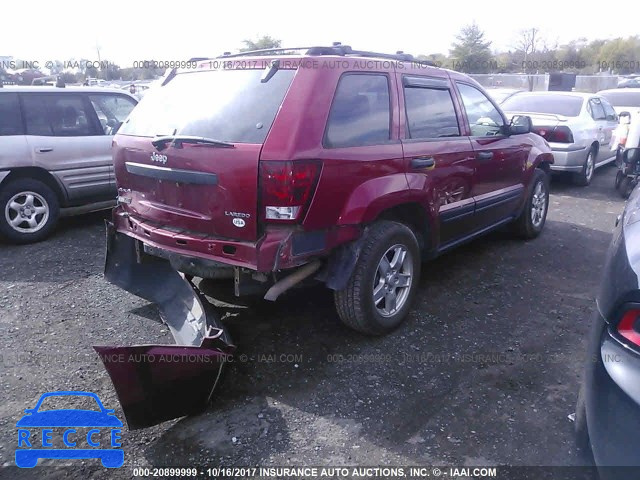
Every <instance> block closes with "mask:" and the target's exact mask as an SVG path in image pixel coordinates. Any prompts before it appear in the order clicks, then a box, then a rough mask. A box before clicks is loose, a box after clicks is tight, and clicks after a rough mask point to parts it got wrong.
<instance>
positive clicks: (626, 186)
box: [618, 175, 637, 199]
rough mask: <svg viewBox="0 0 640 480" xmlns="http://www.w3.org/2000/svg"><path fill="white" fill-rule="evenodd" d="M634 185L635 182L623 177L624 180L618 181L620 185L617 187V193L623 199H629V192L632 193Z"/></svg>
mask: <svg viewBox="0 0 640 480" xmlns="http://www.w3.org/2000/svg"><path fill="white" fill-rule="evenodd" d="M636 183H637V181H636V180H634V179H633V178H631V177H629V176H627V175H625V176H624V178H623V179H622V180H621V181H620V185H619V186H618V192H619V193H620V196H621V197H622V198H624V199H627V198H629V196H630V195H631V192H633V189H634V188H635V186H636Z"/></svg>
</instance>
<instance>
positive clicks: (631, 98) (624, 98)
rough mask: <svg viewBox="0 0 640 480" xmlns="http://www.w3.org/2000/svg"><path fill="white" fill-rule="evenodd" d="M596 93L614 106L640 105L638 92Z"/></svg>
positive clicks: (639, 93)
mask: <svg viewBox="0 0 640 480" xmlns="http://www.w3.org/2000/svg"><path fill="white" fill-rule="evenodd" d="M598 95H600V96H602V97H604V98H606V99H607V100H608V101H609V103H610V104H611V105H613V106H614V107H640V92H624V91H622V92H603V93H599V94H598Z"/></svg>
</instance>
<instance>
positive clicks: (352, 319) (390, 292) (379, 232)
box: [334, 221, 421, 335]
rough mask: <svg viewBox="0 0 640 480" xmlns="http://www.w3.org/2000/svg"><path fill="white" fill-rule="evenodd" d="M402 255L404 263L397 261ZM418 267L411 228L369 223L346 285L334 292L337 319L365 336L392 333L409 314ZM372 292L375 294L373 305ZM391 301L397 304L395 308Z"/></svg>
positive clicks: (418, 262)
mask: <svg viewBox="0 0 640 480" xmlns="http://www.w3.org/2000/svg"><path fill="white" fill-rule="evenodd" d="M403 252H404V260H402V259H401V256H402V253H403ZM384 259H386V261H384V262H383V260H384ZM394 263H395V265H394ZM420 267H421V265H420V248H419V246H418V241H417V239H416V236H415V235H414V233H413V232H412V231H411V229H409V228H408V227H407V226H405V225H403V224H401V223H397V222H391V221H380V222H377V223H375V224H373V225H372V226H371V227H370V228H369V230H368V231H367V232H366V237H365V240H364V244H363V245H362V249H361V251H360V255H359V257H358V260H357V262H356V266H355V269H354V271H353V273H352V275H351V278H350V279H349V282H348V283H347V286H346V287H345V288H344V289H342V290H338V291H336V292H334V301H335V305H336V310H337V311H338V315H339V316H340V319H341V320H342V321H343V322H344V324H345V325H347V326H348V327H350V328H352V329H354V330H356V331H358V332H361V333H364V334H367V335H383V334H385V333H388V332H390V331H392V330H394V329H395V328H397V327H398V326H399V325H400V324H401V323H402V321H403V320H404V319H405V318H406V316H407V315H408V313H409V310H410V308H411V304H412V302H413V298H414V297H415V293H416V289H417V287H418V281H419V279H420ZM384 271H387V272H388V274H387V275H386V276H385V275H382V272H384ZM403 283H407V284H408V285H407V286H405V285H402V284H403ZM374 292H378V294H379V299H378V301H377V302H375V301H374ZM384 292H387V293H386V294H385V293H384ZM394 298H395V302H398V303H399V305H398V304H396V305H395V308H394V306H393V304H392V301H393V299H394Z"/></svg>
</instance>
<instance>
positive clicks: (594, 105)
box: [589, 98, 607, 120]
mask: <svg viewBox="0 0 640 480" xmlns="http://www.w3.org/2000/svg"><path fill="white" fill-rule="evenodd" d="M589 106H590V107H591V118H593V119H594V120H606V119H607V115H606V114H605V113H604V107H603V106H602V103H600V100H598V99H597V98H592V99H591V100H589Z"/></svg>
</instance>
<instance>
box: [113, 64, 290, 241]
mask: <svg viewBox="0 0 640 480" xmlns="http://www.w3.org/2000/svg"><path fill="white" fill-rule="evenodd" d="M294 74H295V70H284V69H283V70H278V71H276V72H275V74H273V72H271V74H270V75H265V71H264V69H262V68H260V69H236V70H221V69H217V70H214V69H196V70H192V71H186V72H184V73H178V74H177V75H175V76H172V75H169V76H168V77H167V78H168V81H165V85H163V86H156V87H153V88H151V89H150V90H149V93H147V94H146V95H145V97H144V99H143V100H142V101H141V102H140V104H139V105H138V106H137V107H136V108H135V109H134V110H133V112H132V113H131V115H130V116H129V118H128V119H127V121H126V122H125V124H123V126H122V127H121V128H120V130H119V132H118V135H117V136H116V137H115V139H114V164H115V172H116V182H117V186H118V189H119V190H118V194H119V196H120V197H121V198H120V201H121V202H120V203H121V204H122V205H123V208H125V209H126V210H128V212H129V213H130V214H131V215H132V216H133V217H134V218H137V219H139V220H142V221H146V222H149V223H151V224H154V225H156V226H161V227H163V228H166V229H169V230H173V231H176V232H184V233H187V234H191V235H199V236H210V237H223V238H231V239H238V240H246V241H253V240H255V239H256V238H257V236H258V225H257V213H258V163H259V159H260V151H261V149H262V145H263V143H264V142H265V139H266V137H267V134H268V132H269V129H270V127H271V124H272V123H273V121H274V119H275V116H276V114H277V112H278V109H279V107H280V105H281V103H282V101H283V99H284V97H285V95H286V93H287V90H288V88H289V86H290V84H291V81H292V79H293V76H294ZM261 79H262V80H261ZM265 79H266V81H264V80H265Z"/></svg>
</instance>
